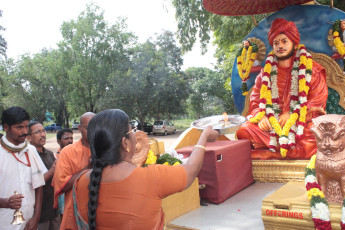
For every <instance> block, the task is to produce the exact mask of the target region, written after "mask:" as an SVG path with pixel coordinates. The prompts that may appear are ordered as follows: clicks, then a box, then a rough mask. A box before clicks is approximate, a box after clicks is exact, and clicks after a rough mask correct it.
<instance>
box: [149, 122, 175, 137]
mask: <svg viewBox="0 0 345 230" xmlns="http://www.w3.org/2000/svg"><path fill="white" fill-rule="evenodd" d="M152 133H153V135H156V134H163V135H168V134H170V133H173V134H175V133H176V128H175V126H174V124H173V123H171V122H170V121H166V120H160V121H155V123H154V124H153V130H152Z"/></svg>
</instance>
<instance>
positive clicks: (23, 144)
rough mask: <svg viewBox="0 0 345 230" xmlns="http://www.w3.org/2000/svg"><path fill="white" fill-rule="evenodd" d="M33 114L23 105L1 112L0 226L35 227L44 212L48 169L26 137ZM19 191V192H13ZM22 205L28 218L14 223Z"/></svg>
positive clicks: (9, 228) (4, 227)
mask: <svg viewBox="0 0 345 230" xmlns="http://www.w3.org/2000/svg"><path fill="white" fill-rule="evenodd" d="M29 120H30V116H29V114H28V113H27V112H26V111H25V110H24V109H23V108H21V107H11V108H8V109H6V110H4V111H3V113H2V127H3V129H4V130H5V132H6V135H5V136H3V137H2V138H1V140H0V144H1V146H0V181H1V186H0V223H1V224H0V229H2V230H4V229H6V230H7V229H8V230H13V229H14V230H22V229H25V230H27V229H31V230H34V229H35V230H36V229H37V226H38V222H39V219H40V214H41V205H42V186H43V185H44V184H45V182H44V176H43V174H44V173H45V172H47V169H46V167H45V166H44V164H43V162H42V160H41V158H40V157H39V155H38V153H37V150H36V148H35V147H34V146H32V145H30V144H29V143H28V141H27V140H26V137H27V133H28V126H29ZM14 192H17V193H18V194H17V195H14ZM16 209H20V210H21V212H22V213H23V217H24V219H25V220H26V222H24V223H22V224H20V225H11V222H12V220H13V213H14V211H15V210H16Z"/></svg>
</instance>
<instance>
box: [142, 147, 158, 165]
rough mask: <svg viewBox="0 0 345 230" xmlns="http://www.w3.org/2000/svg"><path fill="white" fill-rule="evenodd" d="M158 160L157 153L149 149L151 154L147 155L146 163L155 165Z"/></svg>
mask: <svg viewBox="0 0 345 230" xmlns="http://www.w3.org/2000/svg"><path fill="white" fill-rule="evenodd" d="M156 161H157V157H156V156H155V154H154V153H153V152H152V151H151V150H150V151H149V154H148V155H147V159H146V162H145V164H148V165H153V164H156Z"/></svg>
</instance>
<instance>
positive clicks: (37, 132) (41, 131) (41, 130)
mask: <svg viewBox="0 0 345 230" xmlns="http://www.w3.org/2000/svg"><path fill="white" fill-rule="evenodd" d="M42 133H46V130H45V129H40V130H37V131H35V132H32V133H31V134H42Z"/></svg>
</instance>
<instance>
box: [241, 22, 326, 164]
mask: <svg viewBox="0 0 345 230" xmlns="http://www.w3.org/2000/svg"><path fill="white" fill-rule="evenodd" d="M267 35H268V40H269V43H270V45H271V46H272V48H273V53H270V54H269V55H268V57H267V60H266V65H265V68H264V71H262V72H261V73H260V74H259V75H258V76H257V78H256V80H255V85H254V86H253V91H252V94H251V95H250V105H249V112H248V113H249V116H248V118H249V119H250V121H248V122H246V123H245V124H243V125H242V127H241V128H240V129H239V130H238V131H237V133H236V134H237V138H238V139H249V140H250V141H251V143H252V147H253V151H252V158H254V159H255V158H256V159H272V158H274V159H278V158H287V159H309V158H310V157H311V156H312V155H314V154H315V153H316V140H315V137H314V135H313V134H312V132H311V130H310V128H311V126H312V119H313V118H315V117H317V116H319V115H320V114H323V113H325V112H324V109H325V108H326V102H327V96H328V88H327V85H326V71H325V69H324V68H323V67H322V66H321V65H320V64H318V63H316V62H315V61H311V62H307V61H306V60H307V58H308V59H312V57H311V55H310V54H309V53H308V52H307V51H306V49H305V47H304V46H299V43H300V34H299V32H298V29H297V27H296V25H295V23H294V22H291V21H286V20H285V19H282V18H277V19H275V20H274V21H273V23H272V26H271V29H270V30H269V31H268V34H267ZM303 58H304V60H303ZM306 63H307V64H306ZM268 67H269V68H268ZM293 67H294V68H293ZM307 68H311V69H309V70H308V69H307ZM301 79H302V80H301ZM303 81H304V82H306V83H303ZM301 82H302V83H303V84H302V83H301ZM304 84H305V85H306V86H307V87H304ZM300 85H302V88H300ZM266 88H267V91H266ZM305 88H307V89H308V90H307V91H306V90H305ZM261 89H263V90H261ZM266 92H268V93H266ZM304 106H306V115H303V116H302V117H304V116H305V118H303V119H302V120H301V119H300V118H301V114H302V112H301V111H305V110H304V109H305V107H304ZM302 108H303V109H302ZM292 115H293V116H292ZM290 117H291V119H290ZM295 117H297V120H296V119H295ZM291 125H292V126H291ZM279 126H280V127H279ZM302 126H303V127H302ZM278 127H279V128H281V129H283V130H287V132H288V135H286V134H285V133H284V134H282V132H280V131H279V129H278ZM277 130H278V131H279V133H281V135H278V133H277ZM284 154H286V156H284Z"/></svg>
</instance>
